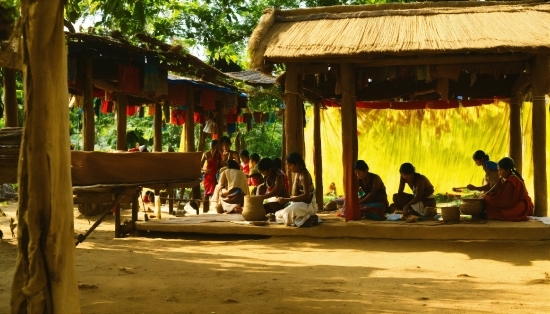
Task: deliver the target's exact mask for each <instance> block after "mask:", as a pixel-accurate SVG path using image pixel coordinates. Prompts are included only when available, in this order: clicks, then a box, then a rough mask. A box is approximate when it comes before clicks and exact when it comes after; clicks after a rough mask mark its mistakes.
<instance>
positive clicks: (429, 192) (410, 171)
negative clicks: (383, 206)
mask: <svg viewBox="0 0 550 314" xmlns="http://www.w3.org/2000/svg"><path fill="white" fill-rule="evenodd" d="M399 173H400V174H401V178H400V181H399V190H398V192H397V194H394V195H393V204H392V205H390V207H393V208H394V209H401V210H402V211H403V217H407V216H410V215H416V216H426V215H431V213H429V212H427V211H426V207H435V206H436V205H435V198H434V191H435V189H434V186H433V185H432V184H431V182H430V180H428V178H426V177H425V176H423V175H421V174H420V173H416V170H415V169H414V166H413V165H412V164H410V163H408V162H407V163H404V164H402V165H401V167H400V168H399ZM405 183H406V184H407V185H408V186H409V187H410V188H411V190H412V192H413V194H412V195H411V194H408V193H404V192H403V191H404V190H405Z"/></svg>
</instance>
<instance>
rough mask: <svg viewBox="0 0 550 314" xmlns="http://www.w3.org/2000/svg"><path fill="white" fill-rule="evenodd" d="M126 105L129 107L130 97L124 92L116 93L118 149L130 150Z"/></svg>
mask: <svg viewBox="0 0 550 314" xmlns="http://www.w3.org/2000/svg"><path fill="white" fill-rule="evenodd" d="M126 107H128V97H127V96H126V95H123V94H117V95H116V149H117V150H123V151H127V150H128V143H126V127H127V121H128V117H127V116H126Z"/></svg>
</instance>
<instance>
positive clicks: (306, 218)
mask: <svg viewBox="0 0 550 314" xmlns="http://www.w3.org/2000/svg"><path fill="white" fill-rule="evenodd" d="M286 163H287V165H288V169H289V170H290V171H292V172H293V173H295V176H294V183H293V184H292V196H291V197H289V198H285V197H280V198H279V203H280V204H281V205H284V204H286V203H288V202H290V205H288V206H287V207H286V208H284V209H281V210H279V211H277V212H275V220H276V221H277V223H281V224H285V225H287V226H296V227H302V226H309V225H314V224H316V223H317V222H318V218H317V203H316V202H315V197H314V196H315V189H314V187H313V182H312V180H311V175H310V174H309V171H308V170H307V169H306V164H305V162H304V160H303V159H302V155H300V154H298V153H291V154H290V155H288V157H287V158H286Z"/></svg>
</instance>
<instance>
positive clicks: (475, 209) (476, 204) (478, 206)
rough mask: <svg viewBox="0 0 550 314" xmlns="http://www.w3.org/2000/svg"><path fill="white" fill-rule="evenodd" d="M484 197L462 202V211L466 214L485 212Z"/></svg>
mask: <svg viewBox="0 0 550 314" xmlns="http://www.w3.org/2000/svg"><path fill="white" fill-rule="evenodd" d="M484 205H485V204H484V201H483V199H479V200H475V201H468V202H464V203H462V204H460V212H461V213H463V214H464V215H479V214H481V213H482V212H483V206H484Z"/></svg>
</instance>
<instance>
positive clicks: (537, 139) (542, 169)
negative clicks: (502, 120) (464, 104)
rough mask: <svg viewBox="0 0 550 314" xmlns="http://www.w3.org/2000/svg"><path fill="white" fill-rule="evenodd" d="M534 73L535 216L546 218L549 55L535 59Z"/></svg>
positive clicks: (538, 56)
mask: <svg viewBox="0 0 550 314" xmlns="http://www.w3.org/2000/svg"><path fill="white" fill-rule="evenodd" d="M532 69H533V72H532V76H533V173H534V186H535V195H534V196H535V216H539V217H544V216H546V214H547V212H548V195H547V177H546V171H547V170H546V115H547V114H548V110H547V107H546V97H545V96H546V94H547V93H548V91H549V83H550V82H549V81H548V72H550V66H549V59H548V56H547V55H537V56H535V58H534V65H533V66H532Z"/></svg>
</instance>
